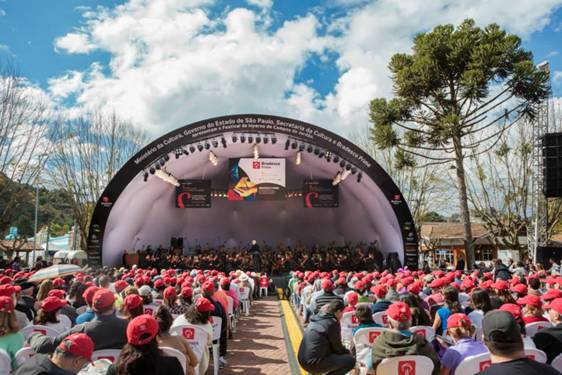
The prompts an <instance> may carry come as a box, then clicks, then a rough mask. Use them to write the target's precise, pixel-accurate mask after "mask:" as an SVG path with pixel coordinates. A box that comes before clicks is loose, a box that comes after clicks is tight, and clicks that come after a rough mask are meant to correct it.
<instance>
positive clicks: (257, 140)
mask: <svg viewBox="0 0 562 375" xmlns="http://www.w3.org/2000/svg"><path fill="white" fill-rule="evenodd" d="M256 143H261V137H260V136H259V135H258V136H257V137H256Z"/></svg>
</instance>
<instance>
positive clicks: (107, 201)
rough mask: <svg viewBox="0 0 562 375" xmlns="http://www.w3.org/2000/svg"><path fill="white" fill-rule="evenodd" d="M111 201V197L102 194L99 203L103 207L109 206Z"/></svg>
mask: <svg viewBox="0 0 562 375" xmlns="http://www.w3.org/2000/svg"><path fill="white" fill-rule="evenodd" d="M112 204H113V203H111V199H109V197H108V196H107V195H104V196H103V197H101V205H102V206H103V207H106V208H108V207H111V205H112Z"/></svg>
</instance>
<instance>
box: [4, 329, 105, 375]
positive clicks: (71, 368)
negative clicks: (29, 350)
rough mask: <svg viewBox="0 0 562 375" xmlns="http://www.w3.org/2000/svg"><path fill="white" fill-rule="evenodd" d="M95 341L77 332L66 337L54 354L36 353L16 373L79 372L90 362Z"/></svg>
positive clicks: (30, 374) (38, 374) (16, 374)
mask: <svg viewBox="0 0 562 375" xmlns="http://www.w3.org/2000/svg"><path fill="white" fill-rule="evenodd" d="M93 352H94V342H93V341H92V339H91V338H90V337H88V335H86V334H83V333H75V334H72V335H70V336H68V337H66V338H65V339H64V340H63V341H62V342H61V343H60V344H59V346H58V347H57V348H56V349H55V351H54V353H53V355H52V356H48V355H45V354H35V355H34V356H32V357H31V358H29V359H27V360H26V361H25V362H24V363H23V365H21V367H19V368H18V369H17V370H16V371H15V372H14V375H45V374H53V375H70V374H78V373H79V372H80V371H81V370H82V369H83V368H84V366H86V365H87V364H88V363H90V361H91V359H92V354H93Z"/></svg>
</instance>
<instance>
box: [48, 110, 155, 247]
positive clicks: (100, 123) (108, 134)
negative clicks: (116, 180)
mask: <svg viewBox="0 0 562 375" xmlns="http://www.w3.org/2000/svg"><path fill="white" fill-rule="evenodd" d="M57 128H58V132H57V133H58V134H59V137H60V139H61V140H60V142H58V143H57V146H56V148H55V150H54V152H53V155H52V156H51V159H50V160H49V171H50V178H51V181H52V183H53V184H54V185H55V186H56V187H58V188H59V189H61V190H64V191H66V192H68V194H69V195H70V197H71V198H70V200H69V204H70V208H71V210H72V212H73V214H74V218H75V220H76V224H77V227H78V229H79V234H80V238H81V240H80V247H81V248H82V249H85V248H86V238H87V236H88V228H89V223H90V218H91V215H92V212H93V209H94V206H95V203H96V202H97V200H98V198H99V197H100V196H101V194H102V192H103V190H104V189H105V187H106V186H107V184H108V183H109V181H110V180H111V178H112V177H113V176H114V174H115V173H116V172H117V171H118V170H119V168H120V167H121V166H122V165H123V164H125V162H126V161H127V160H129V159H130V158H131V157H132V156H133V155H134V154H135V153H136V152H137V151H138V150H139V149H140V147H141V146H142V145H144V144H145V143H146V141H147V136H146V134H145V133H144V132H143V131H140V130H138V129H136V128H135V127H134V126H133V125H131V124H130V123H128V122H125V121H123V120H122V119H120V118H118V117H117V116H116V115H115V114H111V115H106V114H103V113H102V112H100V111H97V112H95V113H93V114H91V115H89V116H87V117H82V118H79V119H77V120H72V121H68V120H64V119H61V120H59V122H58V126H57Z"/></svg>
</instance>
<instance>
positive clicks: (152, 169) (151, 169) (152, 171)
mask: <svg viewBox="0 0 562 375" xmlns="http://www.w3.org/2000/svg"><path fill="white" fill-rule="evenodd" d="M148 171H149V172H150V174H154V172H156V169H154V167H150V169H149V170H148Z"/></svg>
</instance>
